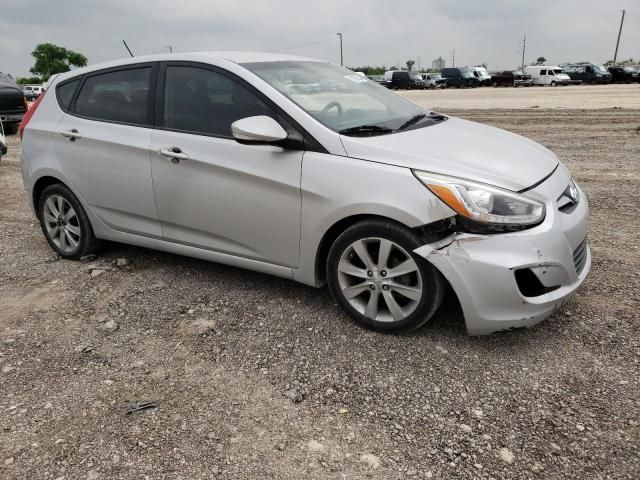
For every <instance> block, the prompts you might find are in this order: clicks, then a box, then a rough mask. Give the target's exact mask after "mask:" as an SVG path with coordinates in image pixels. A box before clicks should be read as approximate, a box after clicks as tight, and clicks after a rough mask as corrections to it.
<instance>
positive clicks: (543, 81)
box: [525, 65, 571, 87]
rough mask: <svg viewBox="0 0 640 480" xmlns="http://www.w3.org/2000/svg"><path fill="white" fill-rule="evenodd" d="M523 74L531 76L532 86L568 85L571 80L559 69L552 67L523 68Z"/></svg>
mask: <svg viewBox="0 0 640 480" xmlns="http://www.w3.org/2000/svg"><path fill="white" fill-rule="evenodd" d="M525 73H527V74H529V75H531V82H532V84H533V85H549V86H551V87H555V86H556V85H569V83H570V82H571V78H569V75H567V74H566V73H565V72H564V70H562V68H560V67H556V66H552V65H531V66H528V67H525Z"/></svg>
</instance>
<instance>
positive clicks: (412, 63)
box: [407, 60, 416, 71]
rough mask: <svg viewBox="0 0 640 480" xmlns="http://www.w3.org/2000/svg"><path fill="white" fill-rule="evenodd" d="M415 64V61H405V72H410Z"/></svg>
mask: <svg viewBox="0 0 640 480" xmlns="http://www.w3.org/2000/svg"><path fill="white" fill-rule="evenodd" d="M415 64H416V61H415V60H407V70H409V71H411V69H412V68H413V66H414V65H415Z"/></svg>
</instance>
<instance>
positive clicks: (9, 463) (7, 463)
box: [4, 457, 13, 465]
mask: <svg viewBox="0 0 640 480" xmlns="http://www.w3.org/2000/svg"><path fill="white" fill-rule="evenodd" d="M12 463H13V457H9V458H7V459H6V460H5V461H4V464H5V465H11V464H12Z"/></svg>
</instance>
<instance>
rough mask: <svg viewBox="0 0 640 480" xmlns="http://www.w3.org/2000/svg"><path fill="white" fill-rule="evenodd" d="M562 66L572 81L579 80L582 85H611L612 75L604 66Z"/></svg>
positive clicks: (587, 64)
mask: <svg viewBox="0 0 640 480" xmlns="http://www.w3.org/2000/svg"><path fill="white" fill-rule="evenodd" d="M560 66H561V67H562V68H563V69H564V73H566V74H567V75H569V78H570V79H571V80H579V81H581V82H582V83H590V84H592V85H595V84H597V83H609V82H610V81H611V74H610V73H609V72H607V70H606V69H605V68H604V67H603V66H602V65H599V64H597V63H591V62H582V63H565V64H564V65H560Z"/></svg>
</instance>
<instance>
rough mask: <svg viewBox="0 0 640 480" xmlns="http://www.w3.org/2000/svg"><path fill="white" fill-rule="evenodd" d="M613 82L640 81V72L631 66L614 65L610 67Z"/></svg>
mask: <svg viewBox="0 0 640 480" xmlns="http://www.w3.org/2000/svg"><path fill="white" fill-rule="evenodd" d="M608 70H609V73H610V74H611V81H612V82H614V83H615V82H624V83H631V82H640V74H638V72H636V71H635V70H634V69H633V68H631V67H623V66H622V65H612V66H611V67H609V69H608Z"/></svg>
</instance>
